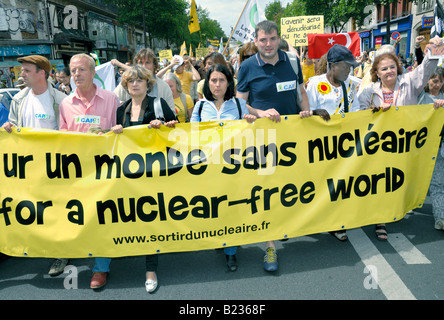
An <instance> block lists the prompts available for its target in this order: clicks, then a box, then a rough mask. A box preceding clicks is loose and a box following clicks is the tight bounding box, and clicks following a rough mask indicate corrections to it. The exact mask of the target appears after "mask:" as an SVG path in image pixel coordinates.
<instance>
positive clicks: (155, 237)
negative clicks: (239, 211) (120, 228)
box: [113, 221, 270, 245]
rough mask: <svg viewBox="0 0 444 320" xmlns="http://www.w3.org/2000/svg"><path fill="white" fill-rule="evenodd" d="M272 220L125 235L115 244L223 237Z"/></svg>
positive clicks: (265, 225) (260, 228)
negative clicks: (148, 234) (144, 234)
mask: <svg viewBox="0 0 444 320" xmlns="http://www.w3.org/2000/svg"><path fill="white" fill-rule="evenodd" d="M269 226H270V222H267V221H262V223H261V224H259V225H257V224H252V225H250V224H242V225H238V226H235V227H228V226H225V227H224V228H220V229H213V230H207V231H192V230H190V232H188V233H180V232H172V233H169V234H152V235H150V236H124V237H115V238H113V241H114V244H115V245H124V244H134V243H148V242H165V241H166V242H167V241H187V240H201V239H205V238H214V237H223V236H225V235H230V234H239V233H248V232H256V231H264V230H267V229H268V227H269Z"/></svg>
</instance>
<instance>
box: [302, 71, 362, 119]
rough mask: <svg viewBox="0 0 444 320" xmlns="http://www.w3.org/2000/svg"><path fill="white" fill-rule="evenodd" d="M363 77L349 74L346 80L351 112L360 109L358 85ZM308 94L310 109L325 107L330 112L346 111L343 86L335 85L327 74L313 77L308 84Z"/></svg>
mask: <svg viewBox="0 0 444 320" xmlns="http://www.w3.org/2000/svg"><path fill="white" fill-rule="evenodd" d="M360 80H361V79H359V78H356V77H354V76H349V77H348V78H347V80H345V81H344V84H345V88H346V90H347V97H348V103H349V107H348V110H349V112H352V111H358V110H359V101H358V97H357V95H358V94H357V93H358V86H359V84H360V82H361V81H360ZM306 91H307V96H308V102H309V104H310V110H315V109H325V110H327V111H328V113H329V114H339V113H344V95H343V92H342V87H335V86H333V85H332V84H331V83H330V81H328V79H327V75H326V74H322V75H320V76H314V77H311V78H310V80H309V81H308V85H307V89H306Z"/></svg>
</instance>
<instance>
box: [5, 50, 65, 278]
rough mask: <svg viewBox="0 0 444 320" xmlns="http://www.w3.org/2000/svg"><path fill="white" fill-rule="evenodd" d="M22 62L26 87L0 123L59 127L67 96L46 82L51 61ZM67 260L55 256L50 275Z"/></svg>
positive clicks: (33, 58) (38, 58) (60, 269)
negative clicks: (61, 105) (6, 119)
mask: <svg viewBox="0 0 444 320" xmlns="http://www.w3.org/2000/svg"><path fill="white" fill-rule="evenodd" d="M17 61H18V62H20V63H21V64H22V71H21V74H20V76H21V77H22V78H23V82H24V84H25V85H26V88H25V89H23V90H21V91H20V92H19V93H17V94H16V95H15V96H14V97H13V98H12V101H11V105H10V110H9V119H8V122H6V123H4V124H3V125H2V128H4V129H5V130H6V131H7V132H12V129H11V128H12V127H25V128H44V129H54V130H58V129H59V104H60V102H62V100H63V99H64V98H65V97H66V95H65V94H64V93H62V92H60V91H58V90H56V89H54V88H53V87H52V86H51V84H50V83H49V81H48V77H49V73H50V71H51V64H50V63H49V61H48V59H46V58H45V57H42V56H38V55H33V56H27V57H21V58H18V59H17ZM67 263H68V259H55V260H54V262H53V263H52V266H51V268H50V270H49V275H50V276H57V275H59V274H62V273H63V270H64V268H65V266H66V265H67Z"/></svg>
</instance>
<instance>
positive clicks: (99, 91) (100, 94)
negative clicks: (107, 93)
mask: <svg viewBox="0 0 444 320" xmlns="http://www.w3.org/2000/svg"><path fill="white" fill-rule="evenodd" d="M93 86H94V88H95V89H96V93H95V94H94V97H93V98H92V99H91V101H90V103H89V104H90V106H91V105H93V104H94V100H95V99H96V98H97V97H99V98H100V99H102V100H104V99H105V98H104V96H103V89H100V88H99V87H97V86H96V85H95V84H93ZM71 97H72V98H71V99H72V101H74V99H77V100H79V101H80V102H82V99H81V98H80V96H79V92H78V88H76V89H75V90H74V93H73V94H72V95H71ZM82 103H83V102H82Z"/></svg>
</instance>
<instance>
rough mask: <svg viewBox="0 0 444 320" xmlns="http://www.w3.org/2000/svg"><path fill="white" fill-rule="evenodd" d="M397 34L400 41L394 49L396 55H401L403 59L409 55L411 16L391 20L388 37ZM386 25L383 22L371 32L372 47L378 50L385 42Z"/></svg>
mask: <svg viewBox="0 0 444 320" xmlns="http://www.w3.org/2000/svg"><path fill="white" fill-rule="evenodd" d="M393 32H399V34H400V36H401V41H400V42H399V44H398V46H397V47H396V54H401V55H402V56H403V57H404V58H406V57H408V55H409V54H410V39H411V37H412V16H411V15H409V16H407V17H402V18H399V19H395V20H392V21H391V23H390V35H391V34H393ZM386 34H387V23H386V22H383V23H380V24H378V25H377V26H376V29H374V30H373V46H374V47H375V49H378V48H379V47H381V46H382V45H384V44H387V42H386Z"/></svg>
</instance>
